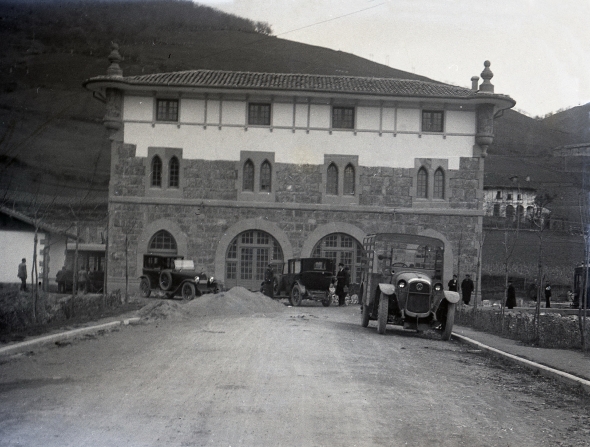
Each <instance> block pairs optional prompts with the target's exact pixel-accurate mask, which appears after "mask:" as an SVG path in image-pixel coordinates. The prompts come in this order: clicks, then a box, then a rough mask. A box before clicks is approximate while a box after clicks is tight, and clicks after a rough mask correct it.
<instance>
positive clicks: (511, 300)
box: [506, 281, 516, 309]
mask: <svg viewBox="0 0 590 447" xmlns="http://www.w3.org/2000/svg"><path fill="white" fill-rule="evenodd" d="M515 306H516V290H515V289H514V286H513V285H512V281H508V288H507V289H506V307H507V308H508V309H513V308H514V307H515Z"/></svg>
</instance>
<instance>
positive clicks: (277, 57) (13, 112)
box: [0, 0, 589, 201]
mask: <svg viewBox="0 0 590 447" xmlns="http://www.w3.org/2000/svg"><path fill="white" fill-rule="evenodd" d="M271 28H272V24H270V25H269V24H265V23H261V22H253V21H251V20H247V19H243V18H240V17H236V16H233V15H230V14H226V13H223V12H221V11H218V10H216V9H214V8H210V7H205V6H201V5H196V4H193V3H192V2H190V1H183V0H180V1H162V0H154V1H149V0H141V1H131V0H128V1H112V0H111V1H109V2H93V1H87V0H82V1H80V0H78V1H76V2H66V1H64V0H60V1H51V0H49V1H48V0H45V1H41V2H36V1H25V2H23V1H19V2H6V1H2V0H0V40H1V41H2V42H3V45H2V51H1V52H0V192H2V191H7V190H10V191H18V192H19V194H21V197H24V196H25V195H26V193H28V194H30V195H32V196H39V195H45V196H47V197H54V196H56V195H60V196H68V195H71V196H80V195H82V196H85V195H86V194H87V193H88V190H92V192H93V194H92V196H93V197H95V200H97V201H106V197H107V190H108V179H109V168H110V152H109V142H108V139H107V137H106V131H105V129H104V128H103V126H102V116H103V115H104V105H103V104H102V103H100V102H99V101H96V100H95V99H93V98H92V95H91V94H90V92H88V91H86V90H84V89H83V88H82V86H81V85H82V82H83V81H84V80H85V79H87V78H89V77H92V76H96V75H101V74H105V72H106V68H107V65H108V61H107V60H106V56H107V55H108V52H109V51H110V42H111V41H117V42H118V43H119V44H120V47H121V53H122V55H123V57H124V58H125V59H124V61H123V62H122V64H121V66H122V68H123V71H124V75H136V74H141V73H155V72H167V71H178V70H188V69H198V68H209V69H224V70H243V71H263V72H277V73H281V72H282V73H313V74H342V75H352V76H376V77H392V78H402V79H418V80H428V81H432V80H431V79H428V78H426V77H423V76H419V75H416V74H413V73H408V72H405V71H401V70H397V69H395V68H391V67H388V66H384V65H381V64H377V63H374V62H371V61H368V60H366V59H363V58H360V57H357V56H354V55H352V54H348V53H344V52H341V51H334V50H330V49H326V48H322V47H318V46H311V45H305V44H301V43H297V42H292V41H289V40H284V39H280V38H277V37H273V36H271V35H269V33H270V32H271ZM435 82H436V81H435ZM466 83H468V80H466ZM505 93H508V94H510V92H505ZM584 107H585V108H586V109H584ZM584 107H581V108H575V109H580V110H575V109H571V110H570V111H566V112H562V113H560V114H556V115H554V116H552V117H549V118H547V119H546V120H535V119H532V118H528V117H526V116H524V115H522V114H519V113H518V112H515V111H512V110H507V111H505V112H504V114H503V116H502V117H501V118H499V119H498V120H497V121H496V129H495V131H496V139H495V142H494V144H493V145H492V147H491V148H490V155H489V157H488V159H487V160H486V179H495V180H494V182H498V181H500V180H503V179H504V178H505V177H506V178H508V177H509V175H506V174H509V173H510V172H513V171H515V170H516V167H519V168H522V169H520V170H519V172H522V174H525V173H526V172H529V171H534V172H535V174H540V173H542V172H551V173H554V175H551V177H552V178H553V182H554V183H555V184H558V183H560V182H561V181H562V179H563V178H566V180H568V181H571V178H568V177H567V176H563V175H562V174H560V173H559V169H558V166H556V165H554V163H555V160H553V159H552V158H551V157H550V154H551V149H552V148H554V147H556V146H559V145H563V144H568V143H570V142H575V141H576V139H580V138H583V134H584V129H583V117H582V115H583V112H584V111H585V113H586V115H585V116H586V119H587V118H588V113H587V112H588V107H589V106H584ZM586 131H587V129H586ZM535 166H537V167H539V169H537V168H535ZM541 167H542V168H543V169H544V170H545V171H543V170H541V169H540V168H541ZM548 177H549V175H538V178H539V179H542V178H545V180H546V179H547V178H548ZM490 181H491V180H490ZM0 200H2V197H0Z"/></svg>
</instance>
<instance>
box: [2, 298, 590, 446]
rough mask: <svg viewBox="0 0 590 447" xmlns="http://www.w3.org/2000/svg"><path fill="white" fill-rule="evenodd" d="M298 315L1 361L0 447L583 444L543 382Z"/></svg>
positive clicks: (185, 323)
mask: <svg viewBox="0 0 590 447" xmlns="http://www.w3.org/2000/svg"><path fill="white" fill-rule="evenodd" d="M304 304H307V306H306V307H300V308H287V307H281V306H278V307H274V306H273V307H272V309H269V310H272V311H273V312H272V313H267V312H264V313H262V312H252V311H251V309H248V308H244V309H243V310H240V311H239V312H233V313H232V312H230V314H229V315H227V316H225V317H224V316H220V315H219V314H220V312H211V313H210V314H209V315H206V313H203V311H202V309H201V310H200V311H199V312H185V310H186V309H187V308H183V307H182V306H183V305H182V304H179V305H178V306H176V305H175V306H174V308H173V309H172V310H173V311H174V312H167V315H166V312H163V311H162V315H161V316H160V318H155V319H152V320H151V322H149V323H147V324H144V325H140V326H135V327H123V328H122V329H121V330H120V331H118V332H113V333H108V334H105V335H102V336H99V337H97V338H92V339H88V340H80V341H76V342H73V343H72V344H69V345H66V346H62V347H52V348H49V349H46V350H44V351H41V352H38V353H35V354H33V355H26V356H20V357H17V358H12V359H10V360H7V361H4V363H2V364H0V403H1V405H0V446H75V447H80V446H158V447H161V446H209V445H211V446H273V447H275V446H402V445H409V446H432V445H438V446H469V447H472V446H519V447H520V446H542V445H548V446H554V445H568V446H569V445H574V446H582V445H588V443H589V442H590V430H589V429H590V426H589V422H590V420H589V418H588V414H589V412H588V409H589V408H590V405H589V402H588V401H587V400H584V398H583V397H581V396H577V395H575V394H573V393H572V392H570V391H569V390H567V389H565V388H561V387H560V386H559V385H557V384H554V383H553V382H551V381H549V380H547V379H544V378H541V377H538V376H531V374H530V373H529V372H527V371H525V370H519V369H516V368H514V367H512V366H509V365H501V364H498V363H497V361H496V360H490V359H488V358H486V357H485V356H483V355H482V354H481V353H478V352H474V351H472V350H470V349H469V348H467V347H466V346H464V345H461V344H459V343H456V342H453V341H451V342H442V341H440V340H439V339H438V335H437V334H434V333H432V334H430V333H425V334H421V335H418V334H413V333H407V332H402V331H401V330H396V329H394V328H392V329H390V330H388V332H387V334H386V335H385V336H381V335H378V334H377V332H376V330H375V327H374V325H373V323H371V326H370V327H369V328H368V329H363V328H361V327H360V324H359V310H358V307H357V306H349V307H344V308H338V307H336V308H334V307H330V308H323V307H321V305H318V306H316V305H315V304H314V303H308V302H305V301H304ZM161 310H162V309H161ZM169 310H170V309H169ZM218 310H219V309H218ZM275 311H277V312H275ZM153 312H155V308H154V309H153ZM164 316H168V317H169V318H167V319H161V318H163V317H164Z"/></svg>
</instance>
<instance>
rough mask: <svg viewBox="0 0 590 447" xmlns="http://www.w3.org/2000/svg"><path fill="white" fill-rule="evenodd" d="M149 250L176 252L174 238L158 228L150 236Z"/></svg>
mask: <svg viewBox="0 0 590 447" xmlns="http://www.w3.org/2000/svg"><path fill="white" fill-rule="evenodd" d="M149 247H150V248H149V249H150V251H157V250H166V251H173V252H176V250H177V248H176V240H175V239H174V236H172V235H171V234H170V233H169V232H167V231H166V230H160V231H158V232H157V233H156V234H154V235H153V236H152V239H151V240H150V243H149Z"/></svg>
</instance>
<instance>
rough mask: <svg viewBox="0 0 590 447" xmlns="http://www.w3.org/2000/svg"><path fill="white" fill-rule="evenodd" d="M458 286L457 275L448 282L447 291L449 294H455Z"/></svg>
mask: <svg viewBox="0 0 590 447" xmlns="http://www.w3.org/2000/svg"><path fill="white" fill-rule="evenodd" d="M458 286H459V284H458V281H457V275H453V279H451V280H450V281H449V290H450V291H451V292H456V291H457V287H458Z"/></svg>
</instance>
